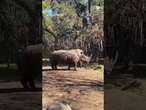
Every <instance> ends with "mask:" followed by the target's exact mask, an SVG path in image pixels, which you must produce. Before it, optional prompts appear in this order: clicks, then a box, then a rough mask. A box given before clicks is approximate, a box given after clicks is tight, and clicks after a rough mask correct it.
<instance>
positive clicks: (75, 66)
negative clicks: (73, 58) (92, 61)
mask: <svg viewBox="0 0 146 110" xmlns="http://www.w3.org/2000/svg"><path fill="white" fill-rule="evenodd" d="M74 70H75V71H77V62H75V64H74Z"/></svg>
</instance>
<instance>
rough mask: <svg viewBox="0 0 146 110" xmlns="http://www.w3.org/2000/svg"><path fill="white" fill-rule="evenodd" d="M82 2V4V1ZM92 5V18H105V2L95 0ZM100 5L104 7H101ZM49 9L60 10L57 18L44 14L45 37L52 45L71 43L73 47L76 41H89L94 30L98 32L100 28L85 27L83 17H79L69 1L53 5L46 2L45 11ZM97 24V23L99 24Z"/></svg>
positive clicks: (44, 4)
mask: <svg viewBox="0 0 146 110" xmlns="http://www.w3.org/2000/svg"><path fill="white" fill-rule="evenodd" d="M80 2H81V3H82V1H80ZM91 5H92V6H91V16H92V17H94V16H97V17H99V18H101V16H103V0H98V1H96V0H93V2H92V4H91ZM99 5H102V6H100V7H99ZM48 7H49V9H59V11H58V14H57V15H56V16H49V15H48V14H47V12H46V13H43V18H44V23H43V27H44V28H45V30H44V33H45V34H44V37H46V38H48V39H49V41H52V43H56V44H59V43H61V44H62V42H66V41H69V42H70V43H69V45H73V43H74V42H75V41H83V42H84V40H87V41H88V40H89V39H90V38H91V37H92V35H91V34H92V30H93V28H96V29H94V30H96V31H98V28H97V27H95V26H92V25H91V26H88V27H85V28H84V27H83V22H82V17H79V16H78V15H77V12H76V9H75V6H74V4H69V3H68V2H67V1H66V2H65V1H64V2H63V1H62V2H60V3H55V4H53V3H51V2H48V1H47V0H46V2H44V3H43V10H46V9H47V8H48ZM97 22H98V21H96V22H95V23H96V24H98V23H97ZM101 22H102V21H101ZM46 29H47V31H46Z"/></svg>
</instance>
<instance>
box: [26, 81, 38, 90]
mask: <svg viewBox="0 0 146 110" xmlns="http://www.w3.org/2000/svg"><path fill="white" fill-rule="evenodd" d="M28 83H29V86H30V88H32V89H35V88H36V86H35V83H34V80H33V79H30V80H29V81H28Z"/></svg>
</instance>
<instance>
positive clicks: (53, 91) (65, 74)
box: [43, 67, 103, 110]
mask: <svg viewBox="0 0 146 110" xmlns="http://www.w3.org/2000/svg"><path fill="white" fill-rule="evenodd" d="M43 69H44V71H43V110H45V109H46V107H47V106H49V105H50V104H52V103H55V102H59V101H65V102H67V103H69V104H70V106H71V107H72V108H73V110H103V73H102V72H99V71H97V70H93V69H90V68H88V69H86V68H79V69H78V71H73V70H57V71H52V70H47V69H49V68H48V67H44V68H43ZM60 69H62V68H60ZM64 69H65V68H64Z"/></svg>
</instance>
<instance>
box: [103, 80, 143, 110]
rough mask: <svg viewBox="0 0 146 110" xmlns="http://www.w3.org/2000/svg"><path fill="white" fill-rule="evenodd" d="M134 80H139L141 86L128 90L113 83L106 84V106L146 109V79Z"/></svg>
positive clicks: (123, 109)
mask: <svg viewBox="0 0 146 110" xmlns="http://www.w3.org/2000/svg"><path fill="white" fill-rule="evenodd" d="M134 80H138V81H139V82H140V86H138V87H137V86H136V87H131V88H129V89H127V90H121V88H120V87H114V86H113V85H108V84H107V85H105V91H104V94H105V100H104V101H105V105H104V108H105V109H106V110H146V86H145V85H146V80H145V79H134ZM111 100H112V101H111Z"/></svg>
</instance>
